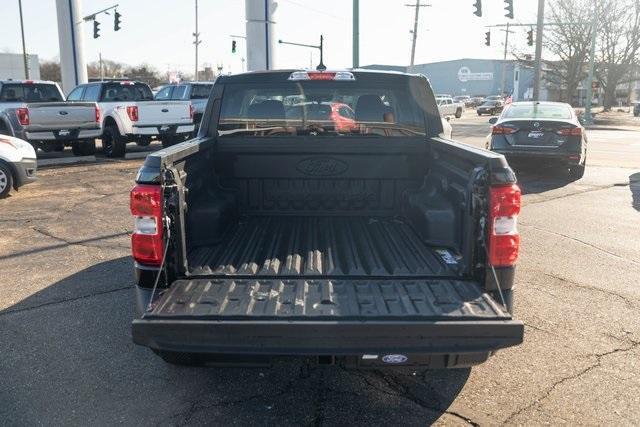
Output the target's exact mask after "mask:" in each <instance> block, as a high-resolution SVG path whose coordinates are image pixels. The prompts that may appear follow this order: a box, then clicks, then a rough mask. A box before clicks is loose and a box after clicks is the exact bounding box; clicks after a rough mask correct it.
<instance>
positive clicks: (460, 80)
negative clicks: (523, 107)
mask: <svg viewBox="0 0 640 427" xmlns="http://www.w3.org/2000/svg"><path fill="white" fill-rule="evenodd" d="M363 68H369V69H375V70H393V71H407V70H408V68H409V67H402V66H396V65H382V64H374V65H367V66H365V67H363ZM410 71H411V72H413V73H420V74H424V75H425V76H427V78H428V79H429V81H430V82H431V85H432V87H433V90H434V92H435V93H441V94H448V95H453V96H456V95H470V96H488V95H500V94H513V99H514V101H516V100H526V99H530V98H531V95H532V91H533V89H532V88H533V70H532V69H531V68H528V67H525V66H523V65H521V64H519V63H518V62H517V61H510V60H506V61H503V60H501V59H472V58H463V59H455V60H452V61H442V62H433V63H430V64H417V65H414V66H413V67H411V70H410ZM503 82H504V88H503ZM541 95H542V94H541ZM543 99H544V97H543Z"/></svg>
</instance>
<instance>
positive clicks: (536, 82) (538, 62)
mask: <svg viewBox="0 0 640 427" xmlns="http://www.w3.org/2000/svg"><path fill="white" fill-rule="evenodd" d="M543 30H544V0H538V23H537V28H536V55H535V71H534V77H533V100H534V101H539V100H540V78H541V75H542V34H543Z"/></svg>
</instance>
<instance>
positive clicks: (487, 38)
mask: <svg viewBox="0 0 640 427" xmlns="http://www.w3.org/2000/svg"><path fill="white" fill-rule="evenodd" d="M484 38H485V41H484V44H485V46H491V31H487V32H486V33H484Z"/></svg>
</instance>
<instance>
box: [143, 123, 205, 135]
mask: <svg viewBox="0 0 640 427" xmlns="http://www.w3.org/2000/svg"><path fill="white" fill-rule="evenodd" d="M194 128H195V126H194V125H193V124H189V125H149V126H133V127H132V128H131V131H132V132H131V133H132V134H133V135H150V136H158V135H165V134H168V135H171V134H183V133H189V132H193V129H194Z"/></svg>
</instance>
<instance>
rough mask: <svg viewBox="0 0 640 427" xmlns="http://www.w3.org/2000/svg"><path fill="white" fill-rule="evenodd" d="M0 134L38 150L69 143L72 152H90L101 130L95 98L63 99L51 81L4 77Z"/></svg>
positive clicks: (0, 91)
mask: <svg viewBox="0 0 640 427" xmlns="http://www.w3.org/2000/svg"><path fill="white" fill-rule="evenodd" d="M0 134H3V135H11V136H15V137H17V138H20V139H23V140H25V141H28V142H29V143H30V144H31V145H33V147H34V148H36V149H41V150H42V151H54V150H55V151H62V150H64V147H65V146H71V148H72V150H73V154H75V155H79V156H82V155H90V154H93V153H94V152H95V150H96V142H95V138H99V137H100V135H101V134H102V129H101V127H100V111H99V110H98V106H97V105H96V103H95V102H83V103H71V102H66V101H65V99H64V95H63V94H62V91H61V90H60V87H59V86H58V85H57V84H56V83H54V82H49V81H41V80H5V81H2V82H0Z"/></svg>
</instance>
